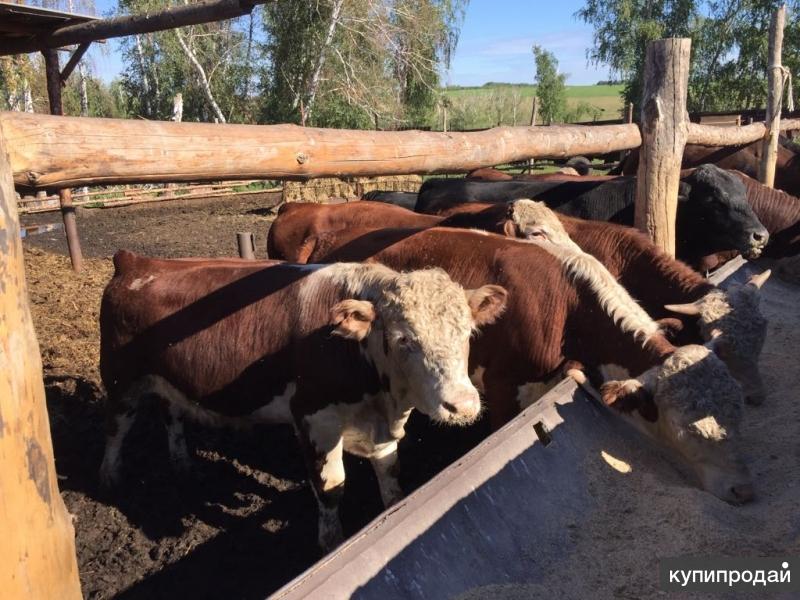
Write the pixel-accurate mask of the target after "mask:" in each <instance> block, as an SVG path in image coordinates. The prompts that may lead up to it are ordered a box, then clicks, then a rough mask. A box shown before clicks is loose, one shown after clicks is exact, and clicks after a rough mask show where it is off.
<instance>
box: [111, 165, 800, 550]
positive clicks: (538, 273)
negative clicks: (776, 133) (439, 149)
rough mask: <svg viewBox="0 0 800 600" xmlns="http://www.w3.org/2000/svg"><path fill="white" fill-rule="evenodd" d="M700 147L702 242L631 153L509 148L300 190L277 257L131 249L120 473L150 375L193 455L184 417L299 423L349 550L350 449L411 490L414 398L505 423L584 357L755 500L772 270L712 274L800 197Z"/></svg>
mask: <svg viewBox="0 0 800 600" xmlns="http://www.w3.org/2000/svg"><path fill="white" fill-rule="evenodd" d="M634 158H635V157H634ZM687 166H689V165H687ZM691 166H692V167H693V168H690V169H687V170H686V171H684V172H683V173H682V178H681V184H680V192H679V203H678V206H679V208H678V218H677V223H676V229H677V242H678V243H677V252H678V258H679V259H682V260H677V259H674V258H672V257H671V256H669V255H667V254H665V253H664V252H662V251H660V250H659V249H658V248H656V247H655V246H654V245H653V244H652V243H651V242H650V241H649V240H648V239H647V238H646V237H645V236H644V235H642V234H640V233H639V232H638V231H636V230H634V229H632V228H631V227H629V226H630V225H632V222H633V204H634V198H635V191H636V180H635V177H633V176H626V175H621V176H605V177H591V176H580V175H568V174H563V173H559V174H552V175H544V176H514V177H512V176H510V175H507V174H504V173H501V172H499V171H495V170H493V169H480V170H478V171H475V172H473V173H471V174H470V175H468V176H467V178H465V179H429V180H428V181H426V182H425V183H424V184H423V185H422V187H421V189H420V190H419V193H418V194H409V193H394V192H385V193H383V192H375V193H371V194H369V195H367V196H366V197H365V198H364V199H363V201H361V202H353V203H347V204H336V205H334V204H330V205H317V204H299V203H291V204H285V205H284V206H283V207H281V209H280V211H279V213H278V216H277V218H276V220H275V221H274V223H273V224H272V227H271V228H270V231H269V237H268V255H269V260H258V261H245V260H239V259H199V258H198V259H182V260H166V259H151V258H146V257H141V256H137V255H135V254H133V253H131V252H127V251H119V252H118V253H117V254H116V255H115V256H114V268H115V273H114V276H113V278H112V280H111V282H110V283H109V284H108V286H107V287H106V290H105V293H104V295H103V300H102V305H101V314H100V329H101V349H100V355H101V356H100V370H101V375H102V378H103V382H104V384H105V387H106V389H107V391H108V403H107V406H108V418H107V440H106V449H105V455H104V458H103V462H102V465H101V467H100V478H101V482H102V483H103V484H104V485H107V486H113V485H114V484H115V482H117V481H118V480H119V478H120V467H121V465H120V457H121V448H122V444H123V441H124V439H125V436H126V434H127V433H128V431H129V430H130V428H131V425H132V424H133V422H134V419H135V417H136V414H137V409H138V408H139V407H140V402H141V401H142V400H143V399H144V398H145V397H154V398H156V399H157V400H158V402H159V404H160V406H161V407H162V409H163V410H162V414H163V417H164V420H165V423H166V426H167V434H168V446H169V451H170V458H171V461H172V464H173V466H174V468H175V469H176V470H178V471H185V470H187V469H189V467H190V464H189V452H188V450H187V447H186V442H185V439H184V432H183V428H184V421H185V420H186V419H194V420H199V421H201V422H204V423H206V424H211V425H225V426H230V427H234V428H247V427H251V426H252V425H253V424H256V423H283V424H290V425H292V426H293V427H294V430H295V432H296V434H297V438H298V440H299V446H300V448H301V450H302V453H303V455H304V457H305V461H306V464H307V466H308V470H309V475H310V480H311V484H312V486H311V487H312V490H313V492H314V495H315V497H316V499H317V504H318V508H319V543H320V546H321V547H322V548H323V549H326V550H328V549H331V548H333V547H335V546H336V545H337V544H338V543H339V542H341V540H342V537H343V535H342V528H341V524H340V521H339V517H338V512H337V508H338V502H339V499H340V498H341V495H342V492H343V489H344V483H345V471H344V463H343V453H344V452H348V453H351V454H355V455H358V456H361V457H364V458H367V459H368V460H369V461H370V463H371V464H372V466H373V468H374V471H375V474H376V476H377V480H378V484H379V492H380V495H381V498H382V500H383V502H384V504H385V505H386V506H388V505H391V504H392V503H394V502H396V501H397V500H398V499H399V498H400V497H401V496H402V490H401V488H400V486H399V484H398V479H397V464H398V442H399V441H400V440H401V439H402V438H403V435H404V427H405V424H406V422H407V420H408V418H409V416H410V414H411V411H413V410H414V409H417V410H419V411H420V412H422V413H423V414H425V415H427V416H428V417H429V418H431V419H433V420H435V421H439V422H441V423H443V424H445V425H452V426H464V425H469V424H470V423H473V422H474V421H475V420H476V419H478V417H479V416H480V415H481V413H482V412H483V411H485V412H486V413H488V414H487V416H488V419H489V422H490V424H491V426H492V427H493V428H495V429H496V428H499V427H501V426H502V425H503V424H504V423H506V422H508V421H509V420H510V419H511V418H513V417H514V416H515V415H516V414H517V413H518V412H519V411H520V410H521V409H523V408H525V407H527V406H529V405H530V404H531V403H533V402H535V401H536V400H537V399H538V398H539V397H540V396H541V395H542V394H543V393H544V392H545V391H546V390H547V389H548V388H549V387H552V386H553V385H554V384H555V383H557V382H558V381H560V380H561V379H562V378H563V377H565V376H567V377H572V378H574V379H575V380H576V381H577V382H578V383H579V384H580V385H581V386H583V387H584V388H585V389H586V390H587V391H588V392H589V393H590V394H592V395H594V397H595V398H597V399H598V400H600V401H601V402H602V403H603V404H605V405H606V406H608V407H609V408H610V410H612V411H614V412H616V413H618V414H619V415H620V416H621V418H624V419H626V420H629V421H630V422H631V423H633V424H634V425H635V426H636V427H638V428H639V429H640V430H642V431H644V432H645V433H647V434H649V435H650V436H651V437H652V438H654V439H655V440H657V441H658V442H660V443H661V444H662V445H663V446H664V447H666V448H668V449H669V450H671V451H672V453H673V454H674V455H675V456H676V457H677V459H678V460H679V461H680V462H681V463H682V464H684V466H685V467H686V469H687V470H688V471H689V472H690V473H691V474H692V476H693V477H694V478H695V479H696V482H697V483H698V484H699V485H700V486H702V488H704V489H705V490H707V491H708V492H710V493H712V494H714V495H715V496H717V497H719V498H721V499H722V500H725V501H727V502H731V503H743V502H748V501H750V500H752V499H753V498H754V484H753V481H752V479H751V476H750V474H749V472H748V469H747V466H746V465H745V464H744V462H743V461H742V458H741V455H740V451H739V447H738V446H739V438H738V432H739V430H740V427H741V423H742V421H743V419H745V418H746V415H745V414H744V410H745V408H744V405H745V403H751V404H760V403H762V402H763V401H764V400H765V395H766V393H765V390H764V385H763V383H762V380H761V376H760V374H759V370H758V357H759V354H760V352H761V348H762V345H763V343H764V338H765V335H766V325H767V324H766V320H765V319H764V317H763V316H762V314H761V312H760V310H759V289H760V288H761V286H762V285H763V283H764V281H765V280H766V279H767V277H768V276H769V272H768V271H766V272H764V273H762V274H761V275H757V276H754V277H753V278H752V279H751V280H750V281H748V282H747V283H745V284H742V285H738V286H733V287H729V288H727V289H724V290H723V289H721V288H718V287H716V286H714V285H713V284H711V283H709V281H708V280H707V279H706V278H705V277H704V276H703V275H702V274H701V273H702V272H703V271H706V270H708V269H709V268H713V267H714V266H716V265H718V264H720V263H721V262H723V261H725V260H727V259H728V258H729V257H730V256H731V255H733V254H742V255H744V256H745V257H747V258H756V257H758V256H761V255H767V256H772V257H781V256H788V255H793V254H796V253H797V251H798V249H800V231H798V223H800V199H797V198H795V197H794V196H792V195H790V194H787V193H785V192H782V191H776V190H771V189H768V188H765V187H763V186H761V185H760V184H758V183H757V182H755V181H754V180H752V179H750V177H749V176H748V175H747V174H745V173H740V172H738V171H727V170H725V169H723V168H720V167H719V166H716V165H714V164H701V165H699V166H698V165H691ZM740 167H741V165H740ZM745 170H746V169H745ZM779 172H780V170H779ZM783 177H784V179H787V180H788V176H785V175H784V176H783Z"/></svg>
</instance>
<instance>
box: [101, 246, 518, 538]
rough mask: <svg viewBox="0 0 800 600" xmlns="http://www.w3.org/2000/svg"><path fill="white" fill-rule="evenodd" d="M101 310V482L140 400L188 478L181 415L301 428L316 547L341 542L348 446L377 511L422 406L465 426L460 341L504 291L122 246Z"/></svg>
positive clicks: (436, 273) (428, 278) (393, 487)
mask: <svg viewBox="0 0 800 600" xmlns="http://www.w3.org/2000/svg"><path fill="white" fill-rule="evenodd" d="M114 269H115V272H114V276H113V278H112V279H111V281H110V283H109V284H108V286H107V287H106V289H105V292H104V294H103V299H102V304H101V312H100V336H101V338H100V372H101V376H102V379H103V383H104V385H105V387H106V390H107V391H108V419H107V423H108V430H107V440H106V449H105V455H104V457H103V462H102V465H101V468H100V477H101V482H103V483H104V484H105V485H106V486H109V485H113V484H114V483H115V482H117V481H118V479H119V467H120V450H121V447H122V443H123V440H124V438H125V436H126V434H127V433H128V431H129V430H130V427H131V425H132V424H133V421H134V418H135V416H136V411H137V407H138V405H139V402H140V401H141V400H142V399H143V398H144V397H145V396H155V397H156V398H158V399H159V400H160V401H161V403H162V407H163V408H164V410H165V413H166V418H167V423H168V441H169V448H170V455H171V458H172V460H173V464H174V465H175V466H176V467H177V468H178V469H180V470H185V469H186V466H187V465H186V463H187V459H188V452H187V449H186V447H185V441H184V439H183V418H184V417H187V416H188V417H193V418H195V419H198V420H200V421H202V422H204V423H206V424H211V425H220V424H223V425H224V424H227V425H239V426H242V425H243V424H248V423H288V424H291V425H293V426H294V428H295V431H296V432H297V435H298V439H299V441H300V446H301V448H302V451H303V454H304V458H305V461H306V463H307V465H308V468H309V471H310V475H311V480H312V490H313V491H314V495H315V496H316V499H317V503H318V506H319V543H320V546H321V547H322V548H324V549H330V548H331V547H333V546H334V545H336V544H337V543H338V542H339V541H340V540H341V539H342V530H341V524H340V521H339V519H338V514H337V505H338V501H339V498H340V496H341V494H342V491H343V486H344V481H345V473H344V465H343V462H342V453H343V452H349V453H351V454H355V455H358V456H363V457H365V458H368V459H369V460H370V462H371V463H372V466H373V468H374V470H375V473H376V475H377V477H378V482H379V487H380V492H381V497H382V499H383V501H384V503H385V504H387V505H389V504H391V503H393V502H395V501H396V500H397V499H398V498H399V496H400V487H399V485H398V483H397V480H396V478H395V476H394V474H393V472H394V465H395V462H396V460H397V443H398V441H399V440H400V439H401V438H402V437H403V433H404V426H405V423H406V420H407V419H408V418H409V415H410V413H411V411H412V410H413V409H414V408H416V409H418V410H420V411H421V412H423V413H425V414H426V415H428V416H429V417H430V418H432V419H434V420H436V421H440V422H444V423H452V424H466V423H469V422H471V421H473V420H475V419H476V418H477V417H478V414H479V412H480V408H481V403H480V398H479V394H478V391H477V390H476V388H475V387H474V385H473V384H472V383H471V382H470V380H469V378H468V372H467V360H468V356H467V355H468V349H469V338H470V335H471V333H472V332H473V330H474V329H475V328H476V327H479V326H482V325H487V324H489V323H491V322H493V321H494V320H495V319H496V318H498V317H499V316H500V314H501V312H502V310H503V308H504V306H505V303H506V292H505V290H504V289H503V288H501V287H499V286H496V285H486V286H479V287H478V288H477V289H473V290H464V289H463V288H462V287H461V286H459V285H458V284H456V283H454V282H453V281H452V280H451V279H450V278H449V277H448V276H447V275H446V274H445V272H444V271H442V270H441V269H435V268H434V269H426V270H420V271H412V272H408V273H402V274H401V273H397V272H395V271H393V270H391V269H389V268H387V267H385V266H382V265H378V264H369V265H361V264H337V265H290V264H285V263H280V262H276V261H244V260H234V259H217V260H213V259H209V260H200V259H184V260H162V259H152V258H146V257H141V256H137V255H135V254H133V253H131V252H126V251H120V252H118V253H117V254H116V255H115V256H114Z"/></svg>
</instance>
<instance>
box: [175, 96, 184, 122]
mask: <svg viewBox="0 0 800 600" xmlns="http://www.w3.org/2000/svg"><path fill="white" fill-rule="evenodd" d="M172 120H173V121H175V122H176V123H180V122H181V121H183V94H181V93H180V92H178V93H177V94H175V97H174V98H173V99H172Z"/></svg>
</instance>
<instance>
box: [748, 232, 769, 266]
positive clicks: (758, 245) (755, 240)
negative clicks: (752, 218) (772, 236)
mask: <svg viewBox="0 0 800 600" xmlns="http://www.w3.org/2000/svg"><path fill="white" fill-rule="evenodd" d="M768 242H769V232H768V231H767V230H766V229H765V228H764V227H761V228H760V229H754V230H752V231H751V232H750V234H749V236H748V239H747V250H746V251H745V252H743V254H744V257H745V258H747V259H749V260H753V259H755V258H758V257H759V256H761V253H762V252H763V251H764V248H766V246H767V243H768Z"/></svg>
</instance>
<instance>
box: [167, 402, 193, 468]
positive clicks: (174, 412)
mask: <svg viewBox="0 0 800 600" xmlns="http://www.w3.org/2000/svg"><path fill="white" fill-rule="evenodd" d="M176 391H177V390H176ZM162 414H163V417H164V426H165V427H166V428H167V444H168V446H169V459H170V463H171V464H172V468H173V470H174V471H175V472H176V473H178V474H179V475H182V476H185V475H188V474H189V473H190V472H191V470H192V460H191V458H189V448H188V447H187V446H186V435H185V433H184V429H183V414H182V413H181V412H180V410H178V408H177V407H176V406H175V405H174V404H171V403H170V402H169V401H168V400H166V401H165V404H164V405H162Z"/></svg>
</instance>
